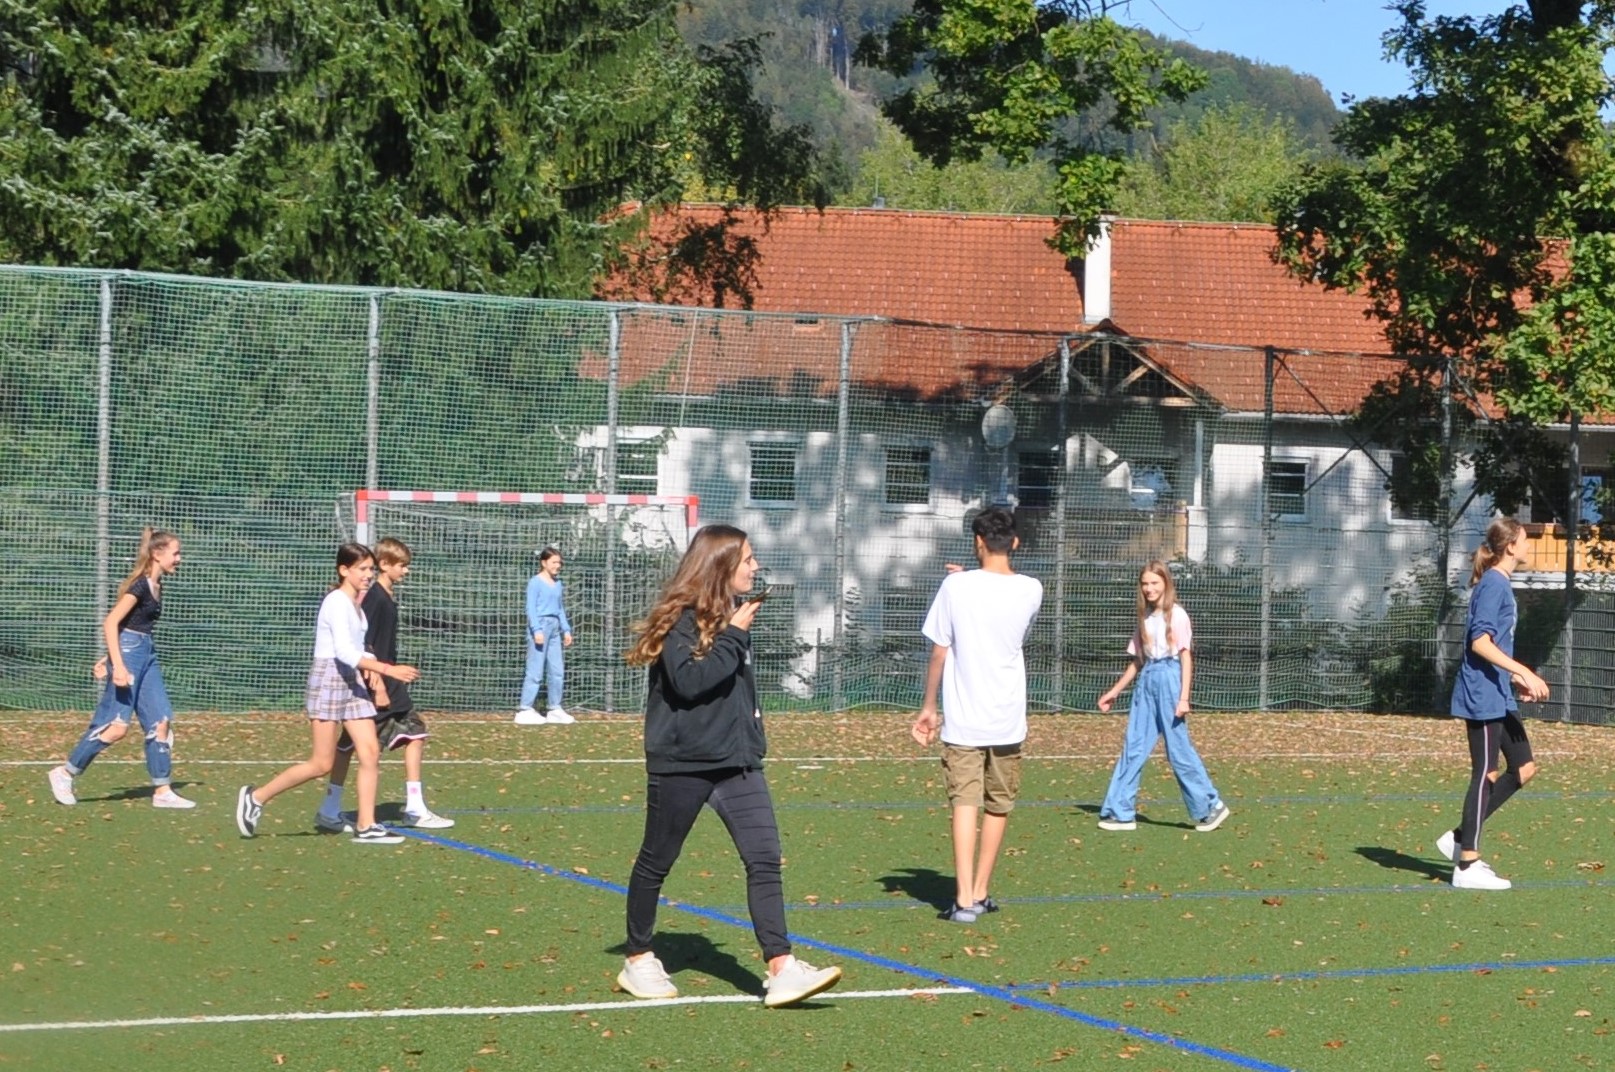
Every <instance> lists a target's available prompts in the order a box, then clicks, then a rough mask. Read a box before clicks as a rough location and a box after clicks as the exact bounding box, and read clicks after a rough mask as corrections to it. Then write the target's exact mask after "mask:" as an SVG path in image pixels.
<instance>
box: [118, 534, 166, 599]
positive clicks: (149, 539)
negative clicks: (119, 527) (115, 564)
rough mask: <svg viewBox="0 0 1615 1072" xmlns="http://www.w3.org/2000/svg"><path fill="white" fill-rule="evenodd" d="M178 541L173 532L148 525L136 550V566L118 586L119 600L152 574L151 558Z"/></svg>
mask: <svg viewBox="0 0 1615 1072" xmlns="http://www.w3.org/2000/svg"><path fill="white" fill-rule="evenodd" d="M177 539H179V537H178V536H175V535H174V534H173V533H172V532H165V531H163V530H162V529H154V528H152V527H151V526H150V525H147V526H146V527H145V528H143V529H141V530H140V546H139V547H138V548H136V550H135V564H134V567H133V568H132V569H130V570H129V576H127V577H125V578H124V579H123V583H122V584H120V585H118V598H120V599H121V598H123V597H124V596H126V595H128V594H129V589H131V588H133V587H134V586H135V582H136V581H138V580H140V578H142V577H144V576H145V575H146V574H147V573H148V572H150V570H151V556H152V555H154V554H156V553H157V552H158V551H161V550H162V549H163V548H165V547H167V546H168V545H169V544H171V543H173V542H174V541H175V540H177Z"/></svg>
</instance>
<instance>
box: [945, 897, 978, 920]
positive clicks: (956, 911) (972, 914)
mask: <svg viewBox="0 0 1615 1072" xmlns="http://www.w3.org/2000/svg"><path fill="white" fill-rule="evenodd" d="M942 918H943V919H945V920H947V921H948V922H949V923H974V922H976V909H975V908H974V907H971V908H966V907H965V906H964V905H962V904H959V903H958V902H954V903H953V904H951V905H949V906H948V908H947V911H945V912H943V913H942Z"/></svg>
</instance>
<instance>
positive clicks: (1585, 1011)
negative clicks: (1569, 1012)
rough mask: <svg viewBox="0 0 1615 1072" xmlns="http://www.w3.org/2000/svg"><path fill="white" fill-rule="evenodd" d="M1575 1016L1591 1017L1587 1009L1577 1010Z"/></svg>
mask: <svg viewBox="0 0 1615 1072" xmlns="http://www.w3.org/2000/svg"><path fill="white" fill-rule="evenodd" d="M1576 1015H1577V1016H1591V1015H1592V1013H1591V1012H1590V1011H1588V1010H1587V1009H1577V1010H1576Z"/></svg>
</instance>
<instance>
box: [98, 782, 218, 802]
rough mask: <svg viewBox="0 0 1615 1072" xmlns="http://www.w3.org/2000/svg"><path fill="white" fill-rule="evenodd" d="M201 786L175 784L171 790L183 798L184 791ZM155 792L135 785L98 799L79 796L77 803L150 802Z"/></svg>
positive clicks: (189, 783) (182, 783)
mask: <svg viewBox="0 0 1615 1072" xmlns="http://www.w3.org/2000/svg"><path fill="white" fill-rule="evenodd" d="M201 784H202V783H201V782H175V783H174V784H173V789H174V792H176V793H179V794H181V795H182V796H183V795H184V790H185V789H187V788H189V787H191V786H197V785H201ZM156 792H157V789H156V787H155V786H150V785H136V786H131V787H129V788H128V789H119V790H117V791H115V792H111V793H106V794H104V795H102V796H98V797H87V796H82V795H81V796H80V797H79V798H78V802H79V803H80V804H113V803H116V802H118V801H120V800H150V799H151V798H152V796H153V795H154V794H155V793H156Z"/></svg>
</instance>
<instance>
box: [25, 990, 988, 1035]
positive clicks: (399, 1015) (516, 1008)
mask: <svg viewBox="0 0 1615 1072" xmlns="http://www.w3.org/2000/svg"><path fill="white" fill-rule="evenodd" d="M974 993H975V991H974V990H970V989H968V988H966V987H959V986H943V987H933V988H931V989H913V990H846V991H841V990H837V991H827V992H826V993H825V994H824V995H823V996H822V998H821V999H820V1000H828V1001H846V1000H849V999H859V998H912V997H918V996H920V995H930V994H974ZM758 1001H759V999H758V998H757V996H756V995H753V994H720V995H713V996H709V997H685V998H658V999H655V1000H650V1001H636V1000H634V999H632V998H624V999H622V1000H619V1001H587V1002H577V1003H573V1004H569V1005H483V1006H459V1007H452V1006H451V1007H447V1008H436V1009H354V1010H350V1011H346V1012H261V1013H238V1014H235V1015H222V1016H152V1017H147V1018H145V1019H140V1020H64V1021H59V1022H56V1023H42V1024H0V1033H12V1034H16V1033H20V1032H25V1031H92V1030H100V1029H104V1028H130V1027H185V1026H190V1025H205V1024H281V1023H300V1022H303V1021H310V1020H411V1019H415V1018H417V1017H421V1018H425V1017H432V1016H530V1015H533V1014H536V1013H575V1012H613V1011H615V1012H625V1011H627V1010H629V1009H650V1008H661V1007H666V1006H673V1005H754V1004H757V1003H758Z"/></svg>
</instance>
